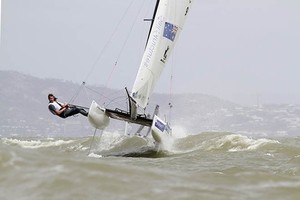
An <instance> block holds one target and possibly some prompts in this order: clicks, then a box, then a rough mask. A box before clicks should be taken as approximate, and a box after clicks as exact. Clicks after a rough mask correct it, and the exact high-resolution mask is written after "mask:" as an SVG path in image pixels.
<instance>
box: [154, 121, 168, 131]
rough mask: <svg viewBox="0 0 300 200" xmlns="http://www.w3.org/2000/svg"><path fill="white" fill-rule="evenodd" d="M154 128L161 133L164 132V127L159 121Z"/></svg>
mask: <svg viewBox="0 0 300 200" xmlns="http://www.w3.org/2000/svg"><path fill="white" fill-rule="evenodd" d="M155 127H156V128H158V129H159V130H160V131H161V132H164V131H165V128H166V125H164V123H162V122H161V121H159V120H156V122H155Z"/></svg>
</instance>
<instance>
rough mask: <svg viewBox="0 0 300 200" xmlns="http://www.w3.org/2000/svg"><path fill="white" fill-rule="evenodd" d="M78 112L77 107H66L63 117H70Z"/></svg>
mask: <svg viewBox="0 0 300 200" xmlns="http://www.w3.org/2000/svg"><path fill="white" fill-rule="evenodd" d="M79 112H80V110H79V109H78V108H68V109H67V110H66V111H65V112H64V116H65V117H70V116H73V115H76V114H78V113H79Z"/></svg>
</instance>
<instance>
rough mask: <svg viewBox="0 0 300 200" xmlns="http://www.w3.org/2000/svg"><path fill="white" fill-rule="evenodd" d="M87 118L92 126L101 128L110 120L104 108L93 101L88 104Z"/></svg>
mask: <svg viewBox="0 0 300 200" xmlns="http://www.w3.org/2000/svg"><path fill="white" fill-rule="evenodd" d="M88 120H89V122H90V124H91V125H92V126H93V127H94V128H96V129H102V130H103V129H104V128H106V127H107V126H108V125H109V121H110V119H109V117H108V116H107V115H106V114H105V109H104V108H101V107H100V106H99V105H98V104H97V103H96V102H95V101H93V102H92V104H91V106H90V109H89V115H88Z"/></svg>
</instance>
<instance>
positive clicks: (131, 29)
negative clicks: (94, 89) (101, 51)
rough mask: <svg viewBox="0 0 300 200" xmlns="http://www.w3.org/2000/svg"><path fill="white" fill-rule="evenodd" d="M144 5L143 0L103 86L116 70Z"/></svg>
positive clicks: (106, 85) (108, 81)
mask: <svg viewBox="0 0 300 200" xmlns="http://www.w3.org/2000/svg"><path fill="white" fill-rule="evenodd" d="M144 5H145V1H143V2H142V3H141V6H140V9H139V12H138V13H137V15H136V16H135V20H134V22H133V23H132V25H131V27H130V31H129V32H128V33H127V35H126V39H125V41H124V42H123V44H122V46H121V49H120V51H119V53H118V55H117V58H116V61H115V63H114V65H113V68H112V70H111V72H110V74H109V76H108V79H107V81H106V83H105V88H107V87H108V85H109V83H110V81H111V79H112V76H113V74H114V72H115V70H116V68H117V65H118V62H119V60H120V57H121V55H122V54H123V52H124V49H125V47H126V45H127V42H128V40H129V38H130V36H131V33H132V31H133V29H134V26H135V25H136V23H137V20H138V19H139V16H140V15H141V12H142V10H143V7H144ZM100 100H101V98H100Z"/></svg>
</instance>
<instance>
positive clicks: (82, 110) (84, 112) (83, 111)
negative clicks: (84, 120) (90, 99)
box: [79, 108, 89, 117]
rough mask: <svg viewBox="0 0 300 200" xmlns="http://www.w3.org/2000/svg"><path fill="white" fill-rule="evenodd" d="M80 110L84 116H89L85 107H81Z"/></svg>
mask: <svg viewBox="0 0 300 200" xmlns="http://www.w3.org/2000/svg"><path fill="white" fill-rule="evenodd" d="M79 112H80V114H82V115H84V116H86V117H87V116H88V114H89V113H88V112H87V111H86V110H84V109H83V108H82V109H79Z"/></svg>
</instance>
